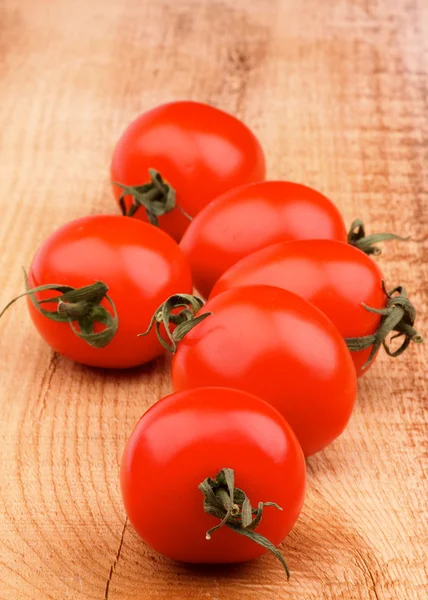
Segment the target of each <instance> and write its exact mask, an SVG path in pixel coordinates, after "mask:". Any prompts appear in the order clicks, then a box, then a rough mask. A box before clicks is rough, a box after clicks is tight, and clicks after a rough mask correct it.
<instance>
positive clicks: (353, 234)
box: [348, 219, 410, 255]
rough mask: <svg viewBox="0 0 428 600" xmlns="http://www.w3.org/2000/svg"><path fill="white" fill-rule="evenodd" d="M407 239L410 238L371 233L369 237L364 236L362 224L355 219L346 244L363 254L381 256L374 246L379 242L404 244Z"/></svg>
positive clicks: (378, 249) (391, 234)
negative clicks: (387, 241) (391, 241)
mask: <svg viewBox="0 0 428 600" xmlns="http://www.w3.org/2000/svg"><path fill="white" fill-rule="evenodd" d="M409 239H410V236H408V237H401V236H400V235H395V234H394V233H372V234H371V235H366V230H365V227H364V223H363V221H362V220H361V219H355V221H354V222H353V223H352V225H351V228H350V230H349V232H348V243H349V244H351V246H355V247H356V248H358V249H359V250H361V251H362V252H364V253H365V254H376V255H378V254H381V252H382V250H381V249H380V248H379V246H376V245H375V244H378V243H379V242H385V241H386V240H401V241H404V242H405V241H407V240H409Z"/></svg>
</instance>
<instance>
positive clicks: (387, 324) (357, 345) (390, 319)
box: [345, 282, 424, 369]
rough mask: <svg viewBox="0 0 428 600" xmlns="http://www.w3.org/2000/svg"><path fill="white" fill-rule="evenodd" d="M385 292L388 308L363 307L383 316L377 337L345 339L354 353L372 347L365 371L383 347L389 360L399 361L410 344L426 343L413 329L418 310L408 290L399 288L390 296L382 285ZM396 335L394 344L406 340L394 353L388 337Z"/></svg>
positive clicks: (364, 366) (374, 335) (393, 290)
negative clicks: (408, 294)
mask: <svg viewBox="0 0 428 600" xmlns="http://www.w3.org/2000/svg"><path fill="white" fill-rule="evenodd" d="M382 288H383V291H384V292H385V295H386V297H387V301H386V306H385V308H372V307H371V306H367V305H366V304H363V307H364V308H365V309H366V310H368V311H369V312H372V313H376V314H378V315H382V319H381V322H380V325H379V327H378V330H377V331H376V333H374V334H373V335H365V336H362V337H359V338H345V342H346V344H347V346H348V348H349V350H350V351H351V352H358V351H360V350H366V349H367V348H370V347H372V349H371V352H370V355H369V357H368V359H367V361H366V363H365V364H364V365H363V369H365V368H366V367H367V366H368V365H369V364H370V363H371V361H372V360H373V358H374V356H375V354H376V352H377V351H378V349H379V348H380V346H381V345H382V346H383V347H384V349H385V352H386V353H387V354H388V355H389V356H392V357H393V358H396V357H397V356H400V354H402V353H403V352H404V351H405V350H406V348H407V347H408V346H409V344H410V342H414V343H416V344H421V343H422V342H423V341H424V340H423V337H422V335H421V334H420V333H418V332H417V331H416V329H415V328H414V327H413V325H414V324H415V320H416V308H415V306H414V305H413V304H412V302H411V301H410V300H409V298H408V296H407V293H406V290H405V289H404V287H403V286H401V285H399V286H397V287H395V288H393V289H392V290H390V291H389V292H388V291H387V290H386V288H385V283H384V282H382ZM392 332H396V333H395V335H393V336H392V337H391V341H392V340H393V339H397V338H400V337H404V340H403V342H402V344H401V345H400V346H399V347H398V348H397V349H396V350H394V351H392V350H391V348H390V346H389V345H388V343H387V341H386V338H387V336H388V335H389V334H390V333H392Z"/></svg>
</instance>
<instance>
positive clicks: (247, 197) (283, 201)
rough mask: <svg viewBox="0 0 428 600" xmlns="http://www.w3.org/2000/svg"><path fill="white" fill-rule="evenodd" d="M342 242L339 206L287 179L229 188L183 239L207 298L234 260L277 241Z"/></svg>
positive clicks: (199, 286)
mask: <svg viewBox="0 0 428 600" xmlns="http://www.w3.org/2000/svg"><path fill="white" fill-rule="evenodd" d="M324 238H325V239H332V240H337V241H339V242H346V240H347V233H346V228H345V223H344V222H343V219H342V216H341V214H340V212H339V211H338V209H337V208H336V207H335V206H334V204H333V203H332V202H330V200H329V199H328V198H326V197H325V196H323V195H322V194H320V193H319V192H317V191H315V190H313V189H311V188H309V187H306V186H305V185H300V184H298V183H291V182H289V181H263V182H260V183H254V184H252V185H247V186H242V187H239V188H236V189H234V190H230V191H229V192H227V193H226V194H224V195H223V196H221V197H220V198H217V199H216V200H215V201H214V202H212V203H211V204H209V205H208V206H207V207H206V208H205V209H204V210H203V211H202V212H200V213H199V215H198V216H197V217H196V218H195V219H194V220H193V222H192V223H191V225H190V226H189V228H188V229H187V231H186V234H185V236H184V237H183V239H182V241H181V244H180V245H181V248H182V250H183V252H184V254H185V255H186V257H187V258H188V260H189V262H190V266H191V268H192V274H193V282H194V285H195V287H196V289H197V290H198V292H199V293H200V294H202V296H204V297H205V298H207V297H208V295H209V293H210V291H211V288H212V287H213V285H214V284H215V282H216V281H217V279H218V278H219V277H220V276H221V275H222V274H223V273H224V272H225V271H226V270H227V269H228V268H229V267H231V266H232V265H234V264H235V263H236V262H238V260H240V259H241V258H244V257H245V256H248V255H249V254H251V253H252V252H255V251H256V250H260V249H261V248H265V247H266V246H269V245H271V244H274V243H276V242H280V241H292V240H299V239H324Z"/></svg>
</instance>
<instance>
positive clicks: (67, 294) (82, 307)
mask: <svg viewBox="0 0 428 600" xmlns="http://www.w3.org/2000/svg"><path fill="white" fill-rule="evenodd" d="M24 282H25V288H26V291H25V292H24V293H23V294H20V295H19V296H16V298H13V300H11V301H10V302H9V303H8V304H7V305H6V306H5V308H4V309H3V310H2V312H1V313H0V318H1V317H2V316H3V315H4V313H5V312H6V311H7V309H8V308H9V307H10V306H12V304H14V303H15V302H16V301H17V300H19V298H23V297H24V296H28V297H29V298H30V300H31V302H32V304H33V306H34V307H35V308H36V309H37V310H38V312H39V313H40V314H41V315H43V316H44V317H46V318H47V319H50V320H51V321H56V322H57V323H68V324H69V325H70V327H71V329H72V330H73V333H74V334H75V335H76V336H77V337H79V338H80V339H82V340H83V341H85V342H86V343H87V344H89V345H90V346H92V347H94V348H104V347H105V346H107V344H109V343H110V342H111V340H112V339H113V337H114V336H115V334H116V331H117V329H118V326H119V319H118V315H117V311H116V307H115V304H114V302H113V300H112V299H111V298H110V296H109V295H108V293H107V292H108V286H107V285H106V284H105V283H104V282H103V281H96V282H95V283H93V284H91V285H87V286H84V287H81V288H73V287H71V286H69V285H62V284H57V283H52V284H47V285H40V286H38V287H35V288H30V285H29V283H28V277H27V273H26V271H25V269H24ZM46 291H55V292H59V294H60V295H59V296H53V297H50V298H45V299H44V300H37V298H36V296H35V294H37V293H39V292H46ZM104 298H105V299H106V300H107V302H108V303H109V304H110V306H111V307H112V309H113V315H112V314H111V313H110V312H109V311H108V310H107V309H106V308H105V307H104V306H102V305H101V302H102V301H103V300H104ZM48 303H52V304H57V309H56V310H53V311H50V310H46V309H44V308H43V306H42V305H43V304H48ZM75 322H76V323H77V324H78V328H76V326H75V324H74V323H75ZM96 323H101V324H102V325H104V329H103V330H102V331H98V332H96V333H95V332H94V326H95V324H96Z"/></svg>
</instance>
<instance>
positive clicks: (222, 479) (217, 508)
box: [198, 468, 290, 579]
mask: <svg viewBox="0 0 428 600" xmlns="http://www.w3.org/2000/svg"><path fill="white" fill-rule="evenodd" d="M198 488H199V489H200V490H201V492H202V493H203V495H204V511H205V512H206V513H208V514H209V515H212V516H213V517H216V518H217V519H220V523H219V524H218V525H215V526H214V527H211V529H209V530H208V531H207V533H206V535H205V537H206V539H207V540H210V539H211V535H212V534H213V532H214V531H216V530H217V529H220V528H221V527H223V526H224V525H226V527H229V529H232V530H233V531H236V533H239V534H240V535H244V536H245V537H248V538H249V539H250V540H252V541H253V542H255V543H256V544H259V545H260V546H263V548H266V550H269V552H271V553H272V554H273V555H274V556H275V557H276V558H277V559H278V560H279V561H280V563H281V564H282V566H283V567H284V569H285V572H286V573H287V579H288V578H289V577H290V571H289V569H288V566H287V563H286V562H285V560H284V557H283V556H282V554H281V552H280V551H279V550H278V548H276V547H275V546H274V545H273V544H272V542H270V541H269V540H268V539H267V538H265V537H264V536H262V535H260V534H259V533H257V532H256V531H254V530H255V528H256V527H257V525H258V524H259V523H260V521H261V519H262V516H263V509H264V508H265V506H273V507H275V508H276V509H277V510H282V508H281V507H280V506H279V505H278V504H276V503H275V502H259V503H258V505H257V508H252V506H251V502H250V500H249V499H248V496H247V494H246V493H245V492H244V491H243V490H241V489H240V488H237V487H235V472H234V470H233V469H229V468H225V469H221V471H219V472H218V473H217V475H216V476H215V478H214V479H212V478H211V477H207V478H206V479H204V481H202V483H200V484H199V486H198Z"/></svg>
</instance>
